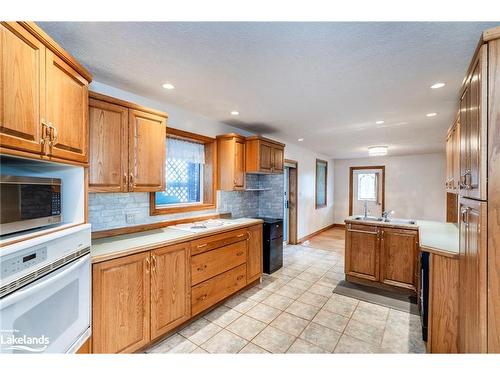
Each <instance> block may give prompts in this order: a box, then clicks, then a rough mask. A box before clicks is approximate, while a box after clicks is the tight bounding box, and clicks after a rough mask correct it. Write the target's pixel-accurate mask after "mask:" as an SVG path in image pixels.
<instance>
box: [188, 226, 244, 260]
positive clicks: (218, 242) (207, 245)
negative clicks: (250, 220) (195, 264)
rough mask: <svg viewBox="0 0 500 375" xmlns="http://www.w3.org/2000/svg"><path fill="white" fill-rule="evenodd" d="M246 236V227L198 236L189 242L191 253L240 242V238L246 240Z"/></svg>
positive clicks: (194, 253)
mask: <svg viewBox="0 0 500 375" xmlns="http://www.w3.org/2000/svg"><path fill="white" fill-rule="evenodd" d="M247 238H248V231H247V229H246V228H243V229H238V230H233V231H231V232H226V233H221V234H216V235H215V236H208V237H204V238H200V239H199V240H196V241H192V242H191V255H196V254H200V253H204V252H205V251H209V250H213V249H217V248H219V247H223V246H227V245H231V244H232V243H235V242H240V241H242V240H246V239H247Z"/></svg>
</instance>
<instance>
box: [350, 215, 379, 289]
mask: <svg viewBox="0 0 500 375" xmlns="http://www.w3.org/2000/svg"><path fill="white" fill-rule="evenodd" d="M379 248H380V239H379V231H378V228H377V227H371V226H363V225H353V224H348V226H347V228H346V248H345V249H346V254H345V273H346V274H347V275H350V276H355V277H358V278H362V279H366V280H371V281H378V280H379Z"/></svg>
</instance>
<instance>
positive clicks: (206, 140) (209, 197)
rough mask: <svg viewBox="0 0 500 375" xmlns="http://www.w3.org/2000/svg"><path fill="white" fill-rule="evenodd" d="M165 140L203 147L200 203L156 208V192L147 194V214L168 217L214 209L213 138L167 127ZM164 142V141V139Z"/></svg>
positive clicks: (214, 148)
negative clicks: (171, 139)
mask: <svg viewBox="0 0 500 375" xmlns="http://www.w3.org/2000/svg"><path fill="white" fill-rule="evenodd" d="M167 138H175V139H181V140H184V141H189V142H196V143H201V144H203V145H204V146H205V164H204V165H203V177H202V185H203V186H202V188H203V189H202V191H201V192H200V193H201V197H202V199H203V201H202V202H199V203H185V204H175V205H172V207H165V206H156V192H151V193H149V214H150V216H155V215H168V214H174V213H179V212H192V211H203V210H210V209H215V206H216V204H215V200H216V185H215V181H217V174H216V173H217V168H216V163H217V159H216V158H217V149H216V148H217V142H216V139H215V138H211V137H207V136H204V135H201V134H196V133H191V132H187V131H184V130H179V129H174V128H170V127H167ZM165 141H166V139H165Z"/></svg>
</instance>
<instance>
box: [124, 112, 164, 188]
mask: <svg viewBox="0 0 500 375" xmlns="http://www.w3.org/2000/svg"><path fill="white" fill-rule="evenodd" d="M166 127H167V122H166V119H165V118H164V117H161V116H158V115H154V114H151V113H147V112H142V111H138V110H135V109H130V110H129V191H148V192H154V191H163V190H165V158H166V154H165V150H166V138H167V128H166Z"/></svg>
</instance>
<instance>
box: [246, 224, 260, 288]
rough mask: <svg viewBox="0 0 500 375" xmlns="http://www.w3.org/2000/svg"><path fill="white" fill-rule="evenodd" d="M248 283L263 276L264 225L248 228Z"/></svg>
mask: <svg viewBox="0 0 500 375" xmlns="http://www.w3.org/2000/svg"><path fill="white" fill-rule="evenodd" d="M247 241H248V249H247V283H251V282H253V281H255V280H257V279H259V278H260V277H261V276H262V267H263V263H262V261H263V260H262V256H263V254H262V225H260V224H259V225H254V226H253V227H250V228H248V240H247Z"/></svg>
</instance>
